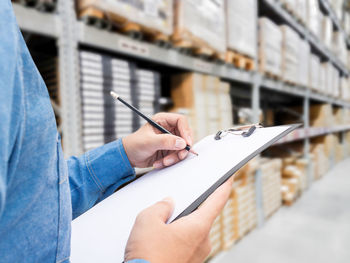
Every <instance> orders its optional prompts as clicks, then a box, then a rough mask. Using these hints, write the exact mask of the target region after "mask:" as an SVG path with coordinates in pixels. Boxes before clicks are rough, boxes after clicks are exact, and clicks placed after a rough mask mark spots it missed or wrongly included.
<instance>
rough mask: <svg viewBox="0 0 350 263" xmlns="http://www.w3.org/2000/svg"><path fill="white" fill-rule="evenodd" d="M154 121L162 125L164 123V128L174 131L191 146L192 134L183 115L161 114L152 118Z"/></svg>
mask: <svg viewBox="0 0 350 263" xmlns="http://www.w3.org/2000/svg"><path fill="white" fill-rule="evenodd" d="M154 120H155V121H157V122H160V123H162V124H163V123H164V122H165V123H166V126H168V127H169V129H175V130H176V131H177V132H178V133H179V135H180V136H181V137H182V138H183V139H184V140H185V141H186V143H187V144H189V145H192V144H193V138H192V132H191V129H190V127H189V124H188V121H187V118H186V117H185V116H184V115H181V114H176V113H163V112H161V113H158V114H156V115H155V116H154ZM163 125H164V124H163Z"/></svg>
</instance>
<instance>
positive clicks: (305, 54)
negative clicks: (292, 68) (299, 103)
mask: <svg viewBox="0 0 350 263" xmlns="http://www.w3.org/2000/svg"><path fill="white" fill-rule="evenodd" d="M310 56H311V53H310V45H309V43H308V42H307V41H305V40H303V39H300V40H299V51H298V65H297V69H298V81H297V83H298V84H300V85H302V86H304V87H309V83H310V81H309V74H310V73H309V72H310V71H311V70H310V65H309V63H308V61H310V59H311V58H310Z"/></svg>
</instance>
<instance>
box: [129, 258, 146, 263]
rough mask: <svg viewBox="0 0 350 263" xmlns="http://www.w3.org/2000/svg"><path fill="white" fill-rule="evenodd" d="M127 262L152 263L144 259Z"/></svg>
mask: <svg viewBox="0 0 350 263" xmlns="http://www.w3.org/2000/svg"><path fill="white" fill-rule="evenodd" d="M125 263H150V262H149V261H147V260H144V259H132V260H129V261H126V262H125Z"/></svg>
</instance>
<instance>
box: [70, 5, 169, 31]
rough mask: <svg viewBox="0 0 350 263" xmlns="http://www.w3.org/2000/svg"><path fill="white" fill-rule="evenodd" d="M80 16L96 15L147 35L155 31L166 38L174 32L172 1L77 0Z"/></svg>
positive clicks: (125, 28)
mask: <svg viewBox="0 0 350 263" xmlns="http://www.w3.org/2000/svg"><path fill="white" fill-rule="evenodd" d="M77 6H78V12H79V16H80V17H83V16H85V15H90V14H94V15H97V16H101V18H106V19H108V20H110V21H111V22H113V23H116V24H117V26H119V27H122V28H123V29H124V30H128V28H132V29H133V30H141V29H142V31H144V32H145V33H147V32H151V31H155V32H159V33H161V34H164V35H165V36H170V35H171V34H172V32H173V1H172V0H140V1H124V0H77Z"/></svg>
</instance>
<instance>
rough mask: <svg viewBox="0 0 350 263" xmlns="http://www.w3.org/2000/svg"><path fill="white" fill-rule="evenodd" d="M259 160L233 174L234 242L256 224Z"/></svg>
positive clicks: (252, 161) (255, 159) (249, 163)
mask: <svg viewBox="0 0 350 263" xmlns="http://www.w3.org/2000/svg"><path fill="white" fill-rule="evenodd" d="M258 164H259V158H257V157H256V158H254V159H252V160H251V161H249V162H248V163H247V164H246V165H245V166H243V167H242V168H241V169H240V170H239V171H238V172H237V173H236V174H235V182H234V185H233V192H232V201H233V205H234V235H235V237H234V240H237V239H240V238H242V237H243V236H244V235H245V234H246V233H248V232H249V231H250V230H252V229H253V228H254V227H255V226H256V224H257V210H256V199H255V173H256V169H257V167H258Z"/></svg>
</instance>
